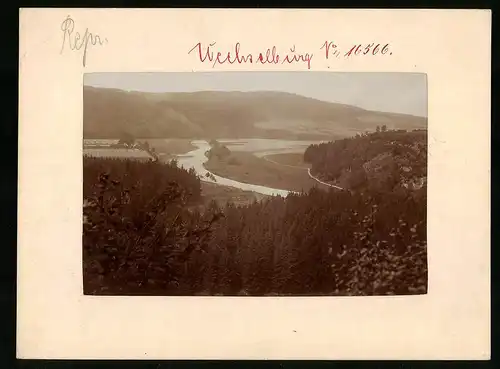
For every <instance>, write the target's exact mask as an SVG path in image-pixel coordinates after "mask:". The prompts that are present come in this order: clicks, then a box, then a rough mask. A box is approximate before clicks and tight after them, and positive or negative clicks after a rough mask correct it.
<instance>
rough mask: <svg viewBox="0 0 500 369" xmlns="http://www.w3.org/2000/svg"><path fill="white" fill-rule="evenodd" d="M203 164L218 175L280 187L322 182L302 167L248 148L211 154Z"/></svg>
mask: <svg viewBox="0 0 500 369" xmlns="http://www.w3.org/2000/svg"><path fill="white" fill-rule="evenodd" d="M282 155H291V154H282ZM273 156H275V155H273ZM205 168H206V169H207V170H209V171H211V172H212V173H214V174H217V175H219V176H221V177H226V178H230V179H233V180H236V181H240V182H245V183H253V184H258V185H263V186H268V187H272V188H279V189H284V190H291V191H308V190H309V189H311V188H312V187H318V186H322V185H321V184H318V183H317V182H316V181H314V180H313V179H311V178H310V177H309V176H308V174H307V170H305V169H304V168H299V167H291V166H285V165H281V164H277V163H274V162H271V161H269V160H267V159H266V157H263V158H259V157H257V156H255V155H254V154H251V153H248V152H237V151H236V152H232V153H231V155H230V156H228V157H225V158H219V157H217V156H213V157H211V158H210V159H209V160H208V161H207V162H206V163H205Z"/></svg>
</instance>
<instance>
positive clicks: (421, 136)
mask: <svg viewBox="0 0 500 369" xmlns="http://www.w3.org/2000/svg"><path fill="white" fill-rule="evenodd" d="M304 161H305V162H308V163H310V164H311V173H312V174H313V175H314V176H316V177H317V178H319V179H322V180H324V181H331V182H335V183H337V184H338V185H339V186H341V187H343V188H347V189H350V190H364V189H366V188H368V187H371V188H376V189H382V190H384V191H393V190H395V189H401V188H406V189H410V190H419V189H422V188H423V187H424V186H425V183H426V181H427V130H414V131H410V132H407V131H405V130H396V131H382V132H373V133H365V134H362V135H359V134H358V135H356V136H355V137H351V138H345V139H342V140H337V141H334V142H328V143H321V144H318V145H311V146H309V147H308V148H307V150H306V151H305V153H304Z"/></svg>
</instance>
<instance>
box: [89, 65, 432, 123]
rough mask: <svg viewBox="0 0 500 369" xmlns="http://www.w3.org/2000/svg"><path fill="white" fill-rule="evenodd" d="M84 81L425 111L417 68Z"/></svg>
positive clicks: (118, 76)
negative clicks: (294, 96)
mask: <svg viewBox="0 0 500 369" xmlns="http://www.w3.org/2000/svg"><path fill="white" fill-rule="evenodd" d="M84 84H85V85H89V86H95V87H107V88H119V89H123V90H131V91H145V92H193V91H283V92H291V93H296V94H299V95H303V96H308V97H312V98H316V99H319V100H324V101H331V102H339V103H343V104H349V105H355V106H359V107H361V108H364V109H368V110H378V111H385V112H394V113H405V114H412V115H418V116H427V78H426V75H425V74H419V73H333V72H207V73H205V72H203V73H201V72H195V73H88V74H85V77H84Z"/></svg>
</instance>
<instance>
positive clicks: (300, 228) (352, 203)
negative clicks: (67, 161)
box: [83, 158, 427, 295]
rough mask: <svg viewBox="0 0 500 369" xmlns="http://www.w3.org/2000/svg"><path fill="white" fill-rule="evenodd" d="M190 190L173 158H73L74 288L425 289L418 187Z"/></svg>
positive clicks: (180, 291)
mask: <svg viewBox="0 0 500 369" xmlns="http://www.w3.org/2000/svg"><path fill="white" fill-rule="evenodd" d="M199 197H200V182H199V179H198V178H197V177H196V175H195V173H194V172H193V171H185V170H183V169H180V168H177V166H176V164H175V163H174V162H172V163H169V164H162V163H159V162H150V163H140V162H133V161H129V160H116V159H114V160H113V159H90V158H84V199H85V200H84V233H83V261H84V290H85V293H86V294H150V295H151V294H163V295H203V294H208V295H211V294H221V295H282V294H285V295H286V294H294V295H295V294H303V295H315V294H316V295H319V294H332V295H377V294H414V293H425V292H426V291H427V260H426V198H427V196H426V187H424V188H421V189H419V190H405V189H400V190H399V191H393V192H390V191H380V190H377V189H370V190H367V191H363V192H349V191H337V192H336V191H333V190H332V191H331V192H325V191H321V190H317V189H313V190H311V191H310V192H309V193H304V194H301V195H290V196H288V197H287V198H286V199H284V198H280V197H276V198H272V199H270V200H266V201H262V202H255V203H253V204H249V205H246V206H238V207H237V206H234V205H231V204H229V205H226V206H225V207H223V208H219V207H218V206H217V204H216V203H215V202H212V203H211V204H210V205H209V206H208V207H207V208H206V209H205V210H204V211H202V212H200V211H198V210H196V209H197V208H194V207H189V206H187V205H189V203H193V202H196V201H197V200H198V199H199Z"/></svg>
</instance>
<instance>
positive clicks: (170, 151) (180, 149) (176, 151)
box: [138, 138, 196, 161]
mask: <svg viewBox="0 0 500 369" xmlns="http://www.w3.org/2000/svg"><path fill="white" fill-rule="evenodd" d="M138 141H146V142H147V143H148V144H149V146H150V147H151V148H153V149H154V150H155V151H156V152H157V153H158V154H160V158H161V159H162V160H163V161H168V160H171V159H173V158H174V157H175V155H182V154H186V153H188V152H189V151H192V150H194V149H196V147H195V146H193V145H191V140H187V139H175V138H166V139H163V138H155V139H146V140H138Z"/></svg>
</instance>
